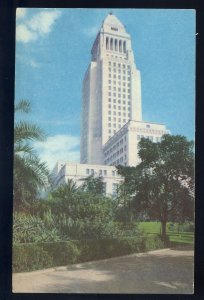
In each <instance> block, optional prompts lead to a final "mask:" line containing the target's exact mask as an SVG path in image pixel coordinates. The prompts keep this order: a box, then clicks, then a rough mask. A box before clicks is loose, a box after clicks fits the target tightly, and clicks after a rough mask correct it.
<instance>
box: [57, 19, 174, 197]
mask: <svg viewBox="0 0 204 300" xmlns="http://www.w3.org/2000/svg"><path fill="white" fill-rule="evenodd" d="M169 133H170V132H169V131H168V130H167V129H166V126H165V125H163V124H156V123H150V122H145V121H143V120H142V100H141V78H140V71H139V70H138V69H137V67H136V64H135V61H134V54H133V51H132V46H131V38H130V35H129V34H128V33H127V32H126V30H125V27H124V26H123V24H122V23H121V22H120V21H119V20H118V19H117V18H116V17H115V16H114V15H112V14H109V15H108V16H107V17H106V18H105V20H104V21H103V23H102V26H101V28H100V30H99V32H98V34H97V36H96V39H95V42H94V44H93V47H92V50H91V62H90V64H89V67H88V69H87V71H86V74H85V76H84V80H83V101H82V123H81V148H80V162H81V163H80V164H74V163H65V162H58V163H57V164H56V166H55V169H54V170H53V174H54V175H53V176H54V177H55V185H56V186H58V185H60V184H63V183H66V182H67V180H68V179H73V180H74V181H75V182H76V183H77V185H80V184H82V183H83V178H85V177H87V176H90V175H93V176H102V177H103V182H104V185H105V187H106V194H107V195H113V194H114V193H115V190H116V187H117V185H118V184H119V183H120V182H121V181H122V178H121V177H120V176H119V175H118V174H117V169H116V167H115V166H117V165H123V166H136V165H138V164H139V163H140V158H139V155H138V143H139V141H140V140H141V138H142V137H144V138H148V139H150V140H151V141H153V142H159V141H160V139H161V137H162V135H164V134H169Z"/></svg>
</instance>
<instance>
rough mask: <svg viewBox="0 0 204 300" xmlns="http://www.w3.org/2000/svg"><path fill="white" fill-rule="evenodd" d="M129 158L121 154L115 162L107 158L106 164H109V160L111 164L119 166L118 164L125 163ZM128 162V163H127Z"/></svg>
mask: <svg viewBox="0 0 204 300" xmlns="http://www.w3.org/2000/svg"><path fill="white" fill-rule="evenodd" d="M126 160H127V156H126V155H125V156H124V157H123V156H121V157H120V158H118V159H117V160H115V161H113V162H111V160H110V159H107V160H105V162H104V163H105V164H108V163H109V162H111V165H112V166H117V165H119V164H123V162H125V161H126ZM125 164H126V163H125Z"/></svg>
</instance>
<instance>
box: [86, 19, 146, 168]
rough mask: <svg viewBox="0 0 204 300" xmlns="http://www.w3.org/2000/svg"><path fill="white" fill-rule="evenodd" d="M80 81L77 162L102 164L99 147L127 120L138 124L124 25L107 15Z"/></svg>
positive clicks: (134, 72)
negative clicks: (81, 90) (80, 114)
mask: <svg viewBox="0 0 204 300" xmlns="http://www.w3.org/2000/svg"><path fill="white" fill-rule="evenodd" d="M91 55H92V56H91V62H90V65H89V67H88V69H87V72H86V74H85V77H84V81H83V107H82V126H81V163H83V164H84V163H89V164H104V154H103V146H104V145H105V143H106V142H107V141H108V140H109V139H110V138H111V137H112V136H113V135H114V134H115V133H116V132H118V130H120V128H121V127H123V126H124V125H125V124H126V123H127V122H128V121H129V120H133V121H142V105H141V79H140V71H139V70H138V69H137V67H136V64H135V61H134V54H133V50H132V46H131V37H130V35H129V34H128V33H127V32H126V29H125V27H124V25H123V24H122V23H121V22H120V21H119V20H118V19H117V18H116V17H115V16H114V15H113V14H109V15H108V16H107V17H106V18H105V20H104V21H103V23H102V26H101V29H100V30H99V32H98V34H97V36H96V39H95V42H94V44H93V47H92V50H91Z"/></svg>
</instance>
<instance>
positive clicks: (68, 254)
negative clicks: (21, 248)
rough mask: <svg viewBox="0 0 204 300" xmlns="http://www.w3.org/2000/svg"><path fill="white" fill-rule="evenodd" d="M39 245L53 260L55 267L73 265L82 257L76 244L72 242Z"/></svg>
mask: <svg viewBox="0 0 204 300" xmlns="http://www.w3.org/2000/svg"><path fill="white" fill-rule="evenodd" d="M39 245H40V246H41V247H42V248H43V250H45V251H47V252H48V253H49V255H50V256H51V257H52V258H53V266H62V265H68V264H73V263H75V262H76V261H77V259H78V257H79V255H80V251H79V249H78V248H77V246H76V244H74V243H73V242H71V241H66V242H63V241H61V242H53V243H39Z"/></svg>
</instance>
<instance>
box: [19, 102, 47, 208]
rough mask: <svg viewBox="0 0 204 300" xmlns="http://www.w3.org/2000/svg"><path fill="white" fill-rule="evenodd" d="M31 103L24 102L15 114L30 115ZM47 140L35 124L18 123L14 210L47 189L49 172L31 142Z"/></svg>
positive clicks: (20, 103)
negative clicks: (40, 189)
mask: <svg viewBox="0 0 204 300" xmlns="http://www.w3.org/2000/svg"><path fill="white" fill-rule="evenodd" d="M29 112H30V103H29V102H28V101H25V100H22V101H20V102H19V103H18V104H17V105H16V106H15V113H29ZM43 140H45V134H44V132H43V131H42V130H41V129H40V128H39V127H38V126H37V125H35V124H31V123H29V122H25V121H16V122H15V127H14V177H13V179H14V209H19V208H20V207H22V204H24V206H25V204H29V203H30V202H31V201H32V200H33V199H34V198H36V196H37V194H38V191H39V188H42V187H46V185H47V183H48V178H49V171H48V169H47V166H46V164H45V163H44V162H41V161H40V159H39V158H38V156H37V154H36V153H35V151H34V149H33V147H32V146H31V141H43Z"/></svg>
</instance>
